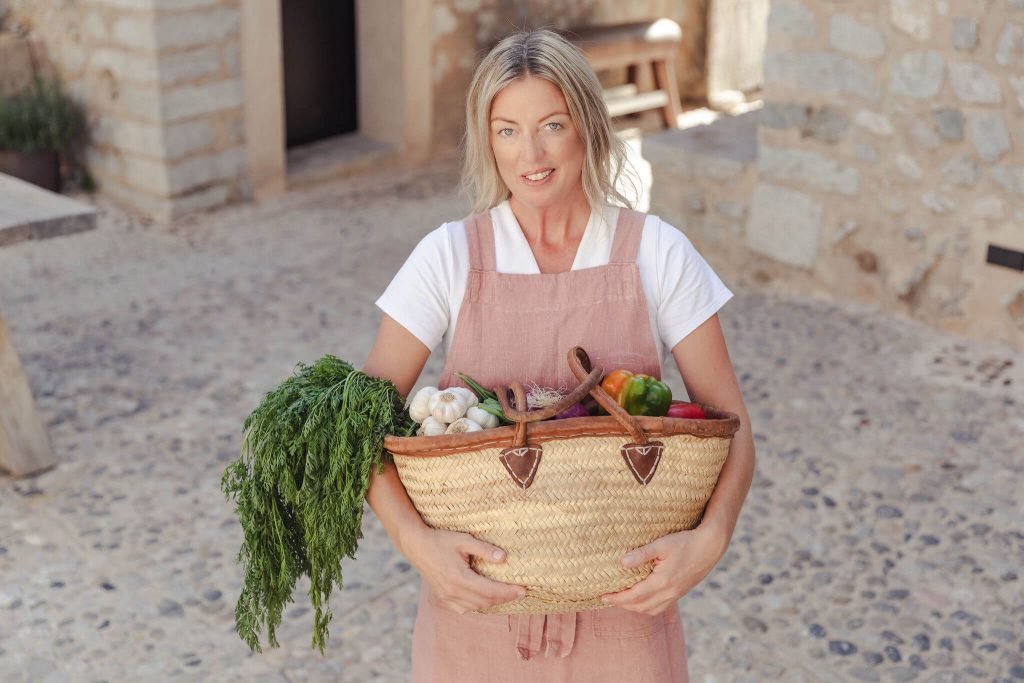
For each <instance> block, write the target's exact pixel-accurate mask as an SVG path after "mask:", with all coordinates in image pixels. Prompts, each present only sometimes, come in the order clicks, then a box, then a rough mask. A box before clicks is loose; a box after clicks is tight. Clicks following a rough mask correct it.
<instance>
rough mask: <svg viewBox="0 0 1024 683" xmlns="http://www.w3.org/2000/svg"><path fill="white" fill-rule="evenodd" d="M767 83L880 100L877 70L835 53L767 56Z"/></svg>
mask: <svg viewBox="0 0 1024 683" xmlns="http://www.w3.org/2000/svg"><path fill="white" fill-rule="evenodd" d="M764 74H765V83H767V84H771V83H773V82H776V81H778V82H781V83H786V84H790V85H794V86H796V87H798V88H800V89H801V90H804V91H806V92H809V93H818V94H822V95H836V94H841V93H850V94H853V95H857V96H859V97H863V98H865V99H868V100H877V99H878V98H879V90H878V85H877V84H876V82H875V72H874V69H872V68H870V67H868V66H867V65H865V64H861V63H860V62H856V61H854V60H852V59H850V58H848V57H844V56H843V55H839V54H836V53H833V52H826V51H808V52H799V53H788V52H781V53H773V54H768V55H766V56H765V60H764Z"/></svg>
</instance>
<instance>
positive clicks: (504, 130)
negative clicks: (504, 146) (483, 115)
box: [498, 128, 513, 138]
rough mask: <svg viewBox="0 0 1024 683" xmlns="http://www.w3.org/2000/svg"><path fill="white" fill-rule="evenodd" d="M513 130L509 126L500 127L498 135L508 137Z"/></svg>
mask: <svg viewBox="0 0 1024 683" xmlns="http://www.w3.org/2000/svg"><path fill="white" fill-rule="evenodd" d="M512 133H513V130H512V129H511V128H501V129H500V130H498V137H501V138H508V137H512Z"/></svg>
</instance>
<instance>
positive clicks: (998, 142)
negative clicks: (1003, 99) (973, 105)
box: [970, 111, 1011, 162]
mask: <svg viewBox="0 0 1024 683" xmlns="http://www.w3.org/2000/svg"><path fill="white" fill-rule="evenodd" d="M970 126H971V140H972V141H973V142H974V148H975V149H976V150H978V155H979V156H981V158H982V159H984V160H985V161H989V162H992V161H996V160H997V159H999V157H1001V156H1003V154H1005V153H1006V152H1008V151H1010V147H1011V143H1010V133H1009V131H1008V130H1007V129H1006V121H1005V120H1004V119H1003V115H1002V113H1001V112H998V111H985V112H975V113H973V114H971V123H970Z"/></svg>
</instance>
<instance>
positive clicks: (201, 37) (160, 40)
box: [155, 7, 241, 50]
mask: <svg viewBox="0 0 1024 683" xmlns="http://www.w3.org/2000/svg"><path fill="white" fill-rule="evenodd" d="M240 30H241V15H240V14H239V11H238V9H236V8H234V7H220V8H218V9H215V10H211V11H208V12H194V13H189V14H172V15H162V16H159V17H157V19H156V25H155V35H156V44H157V47H158V48H159V49H160V50H179V49H185V48H191V47H200V46H204V45H210V44H215V43H220V42H222V41H224V40H225V39H226V38H228V37H230V36H234V35H237V34H238V33H239V31H240Z"/></svg>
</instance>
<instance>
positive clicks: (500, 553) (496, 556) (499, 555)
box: [491, 550, 502, 560]
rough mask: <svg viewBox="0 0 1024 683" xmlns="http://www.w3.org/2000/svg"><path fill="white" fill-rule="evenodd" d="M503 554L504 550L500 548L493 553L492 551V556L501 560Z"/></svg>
mask: <svg viewBox="0 0 1024 683" xmlns="http://www.w3.org/2000/svg"><path fill="white" fill-rule="evenodd" d="M501 556H502V552H501V551H500V550H495V551H494V552H493V553H491V557H493V558H494V559H496V560H500V559H501Z"/></svg>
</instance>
